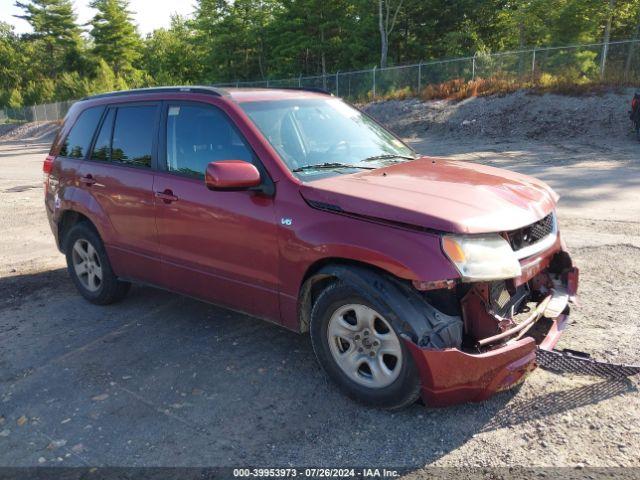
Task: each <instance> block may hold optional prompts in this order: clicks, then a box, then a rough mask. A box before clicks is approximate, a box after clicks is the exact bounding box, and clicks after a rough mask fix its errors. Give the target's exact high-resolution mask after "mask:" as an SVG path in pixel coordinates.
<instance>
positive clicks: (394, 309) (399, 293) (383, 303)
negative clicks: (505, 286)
mask: <svg viewBox="0 0 640 480" xmlns="http://www.w3.org/2000/svg"><path fill="white" fill-rule="evenodd" d="M318 276H319V277H320V278H323V277H324V278H327V277H332V278H335V279H337V280H338V281H340V282H342V283H345V284H347V285H350V286H353V287H354V288H356V289H357V290H358V292H359V293H360V294H361V295H362V296H363V297H364V298H365V299H366V300H367V301H369V302H371V303H372V304H374V305H376V306H378V308H380V309H381V310H382V311H381V312H380V314H381V315H383V316H384V317H385V319H387V320H389V321H390V322H391V323H392V324H393V325H394V327H395V328H396V329H397V330H398V331H399V332H400V334H401V335H402V336H404V337H405V338H407V339H409V340H411V341H412V342H414V343H416V344H417V345H419V346H420V347H425V348H434V349H444V348H457V347H460V345H461V343H462V330H463V322H462V319H461V318H460V317H457V316H450V315H446V314H444V313H442V312H440V311H439V310H437V309H436V308H434V307H432V306H431V305H429V304H428V303H427V302H426V301H425V300H424V298H423V297H422V296H421V295H420V294H419V292H418V291H417V290H415V289H413V288H412V287H411V286H410V285H409V284H408V283H404V282H403V281H402V280H400V279H397V278H395V277H393V276H391V275H389V274H385V273H383V272H376V271H374V270H371V269H368V268H366V267H362V266H358V265H327V266H325V267H323V268H321V269H320V270H319V271H318V272H317V273H316V274H315V275H314V276H313V277H312V279H313V278H318Z"/></svg>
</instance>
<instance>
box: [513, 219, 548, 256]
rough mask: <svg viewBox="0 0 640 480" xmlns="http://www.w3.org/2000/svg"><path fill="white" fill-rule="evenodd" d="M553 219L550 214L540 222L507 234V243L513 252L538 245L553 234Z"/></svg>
mask: <svg viewBox="0 0 640 480" xmlns="http://www.w3.org/2000/svg"><path fill="white" fill-rule="evenodd" d="M553 226H554V218H553V213H550V214H549V215H547V216H546V217H544V218H543V219H542V220H538V221H537V222H535V223H532V224H531V225H527V226H526V227H523V228H520V229H518V230H514V231H512V232H509V233H508V236H509V243H510V244H511V248H512V249H513V251H514V252H517V251H518V250H522V249H523V248H526V247H529V246H531V245H534V244H536V243H538V242H539V241H540V240H542V239H543V238H545V237H547V236H548V235H550V234H552V233H553Z"/></svg>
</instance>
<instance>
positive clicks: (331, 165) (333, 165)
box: [291, 162, 375, 173]
mask: <svg viewBox="0 0 640 480" xmlns="http://www.w3.org/2000/svg"><path fill="white" fill-rule="evenodd" d="M328 168H360V169H363V170H375V167H365V166H364V165H352V164H349V163H333V162H331V163H330V162H327V163H317V164H314V165H303V166H301V167H298V168H294V169H293V170H291V171H292V172H295V173H298V172H304V171H306V170H322V169H328Z"/></svg>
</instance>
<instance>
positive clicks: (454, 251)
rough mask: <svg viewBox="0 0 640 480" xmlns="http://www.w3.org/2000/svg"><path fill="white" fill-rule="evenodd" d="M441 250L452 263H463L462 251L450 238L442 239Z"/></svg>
mask: <svg viewBox="0 0 640 480" xmlns="http://www.w3.org/2000/svg"><path fill="white" fill-rule="evenodd" d="M442 249H443V250H444V253H446V254H447V256H448V257H449V259H450V260H451V261H452V262H456V263H462V262H464V261H465V256H464V251H463V250H462V247H461V246H460V244H459V243H458V242H456V241H455V240H454V239H453V238H451V237H443V238H442Z"/></svg>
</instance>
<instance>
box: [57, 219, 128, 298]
mask: <svg viewBox="0 0 640 480" xmlns="http://www.w3.org/2000/svg"><path fill="white" fill-rule="evenodd" d="M64 247H65V255H66V257H67V271H68V272H69V275H70V276H71V280H73V283H74V284H75V286H76V288H77V289H78V291H79V292H80V294H81V295H82V296H83V297H84V298H86V299H87V300H89V301H90V302H91V303H95V304H96V305H108V304H110V303H115V302H117V301H119V300H121V299H122V298H124V296H125V295H126V294H127V292H128V291H129V287H130V286H131V284H130V283H129V282H123V281H121V280H118V277H116V275H115V274H114V273H113V270H112V268H111V264H110V263H109V258H108V257H107V253H106V251H105V249H104V244H103V243H102V240H101V239H100V236H99V235H98V233H97V232H96V231H95V229H94V228H92V226H91V225H89V224H87V223H85V222H81V223H78V224H76V225H74V226H73V227H71V229H70V230H69V232H68V233H67V235H66V236H65V239H64Z"/></svg>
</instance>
